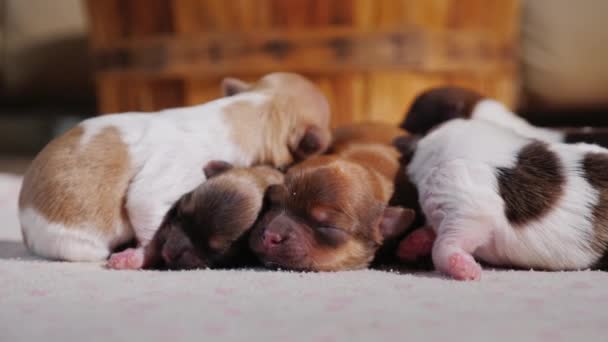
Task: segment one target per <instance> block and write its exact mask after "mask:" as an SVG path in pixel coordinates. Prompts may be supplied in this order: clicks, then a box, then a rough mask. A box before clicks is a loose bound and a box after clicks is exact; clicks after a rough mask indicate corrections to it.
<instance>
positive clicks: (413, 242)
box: [397, 227, 435, 262]
mask: <svg viewBox="0 0 608 342" xmlns="http://www.w3.org/2000/svg"><path fill="white" fill-rule="evenodd" d="M433 242H435V232H434V231H433V228H431V227H422V228H419V229H416V230H414V231H413V232H411V233H410V234H409V235H408V236H406V237H405V239H403V240H402V241H401V242H400V243H399V247H398V248H397V256H398V257H399V259H400V260H401V261H404V262H414V261H416V259H418V258H420V257H424V256H427V255H431V252H432V249H433Z"/></svg>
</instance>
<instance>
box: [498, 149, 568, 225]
mask: <svg viewBox="0 0 608 342" xmlns="http://www.w3.org/2000/svg"><path fill="white" fill-rule="evenodd" d="M562 172H563V171H562V165H561V164H560V161H559V159H558V157H557V156H556V155H555V153H553V152H551V151H550V150H549V149H548V148H547V145H546V144H544V143H541V142H532V143H530V144H528V145H526V146H524V147H523V148H522V149H521V151H520V152H519V154H518V155H517V164H516V165H515V167H513V168H497V179H498V187H499V189H498V190H499V193H500V196H501V197H502V198H503V200H504V203H505V216H506V217H507V219H508V220H509V222H510V223H511V224H513V225H515V226H521V225H523V224H525V223H528V222H530V221H533V220H537V219H539V218H541V217H543V215H545V214H546V213H547V212H548V211H550V210H551V208H553V206H554V205H555V204H556V202H557V201H558V200H559V198H560V196H561V195H562V193H563V185H564V182H565V177H564V175H563V173H562Z"/></svg>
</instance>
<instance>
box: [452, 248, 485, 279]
mask: <svg viewBox="0 0 608 342" xmlns="http://www.w3.org/2000/svg"><path fill="white" fill-rule="evenodd" d="M447 273H448V274H449V275H450V276H452V277H453V278H454V279H456V280H479V279H480V278H481V266H479V264H478V263H477V262H476V261H475V259H473V257H472V256H470V255H468V254H464V253H454V254H452V255H450V256H449V258H448V269H447Z"/></svg>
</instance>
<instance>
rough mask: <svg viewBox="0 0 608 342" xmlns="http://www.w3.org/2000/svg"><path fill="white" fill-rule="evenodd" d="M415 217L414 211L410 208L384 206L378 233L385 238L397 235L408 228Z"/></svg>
mask: <svg viewBox="0 0 608 342" xmlns="http://www.w3.org/2000/svg"><path fill="white" fill-rule="evenodd" d="M415 218H416V212H415V211H414V210H412V209H409V208H401V207H386V208H384V212H383V213H382V219H381V220H380V227H379V228H380V233H381V234H382V236H383V238H384V239H385V240H386V239H391V238H395V237H398V236H399V235H401V234H402V233H404V232H405V231H406V230H407V228H409V226H410V225H411V224H412V222H414V219H415Z"/></svg>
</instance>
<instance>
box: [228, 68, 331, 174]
mask: <svg viewBox="0 0 608 342" xmlns="http://www.w3.org/2000/svg"><path fill="white" fill-rule="evenodd" d="M244 91H245V92H258V93H261V94H264V95H267V96H268V101H267V102H266V103H264V104H262V105H257V106H255V105H252V104H251V103H249V102H248V101H246V100H243V101H238V102H236V103H234V104H232V105H230V106H229V107H228V108H227V109H226V118H227V120H228V122H230V124H231V125H232V126H233V127H234V129H233V130H232V131H233V132H234V133H233V134H234V135H233V138H234V141H235V142H236V143H237V144H238V145H239V146H241V148H242V149H243V150H245V151H247V152H248V153H251V155H253V156H255V158H254V163H258V164H262V163H264V164H271V165H273V166H277V167H282V166H287V165H289V164H291V163H292V162H293V161H294V159H303V158H305V157H308V156H310V155H314V154H318V153H322V152H324V151H325V150H326V149H327V147H328V146H329V143H330V140H331V134H330V131H329V120H330V110H329V105H328V102H327V99H326V98H325V96H324V95H323V94H322V93H321V91H320V90H319V89H318V88H317V87H316V86H315V85H314V84H313V83H312V82H310V81H308V80H307V79H305V78H304V77H302V76H299V75H296V74H289V73H272V74H269V75H266V76H264V77H263V78H261V79H260V80H259V81H258V82H256V83H254V84H252V85H251V86H250V87H247V88H246V90H244ZM300 144H302V146H300Z"/></svg>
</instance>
